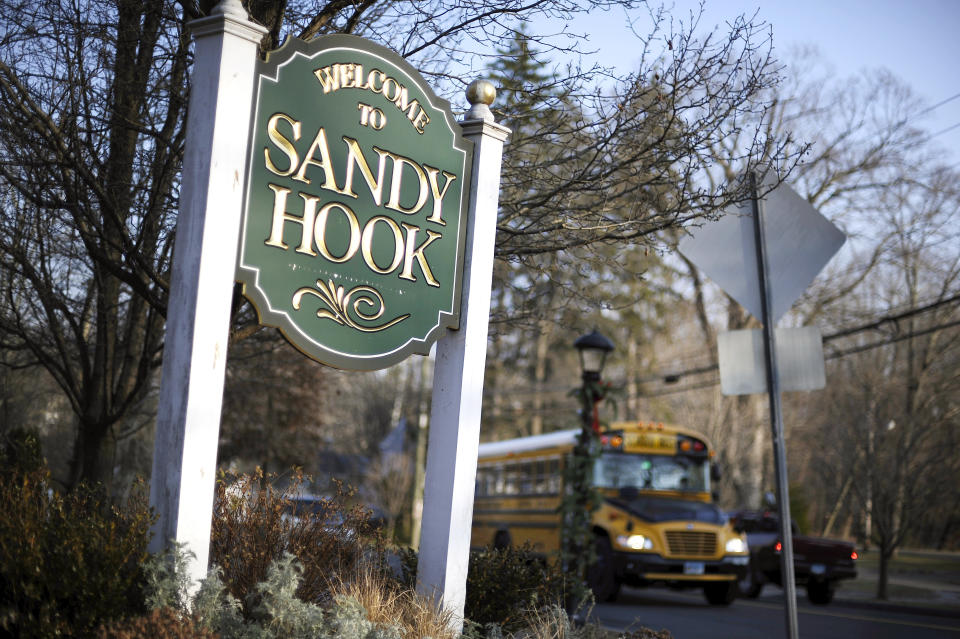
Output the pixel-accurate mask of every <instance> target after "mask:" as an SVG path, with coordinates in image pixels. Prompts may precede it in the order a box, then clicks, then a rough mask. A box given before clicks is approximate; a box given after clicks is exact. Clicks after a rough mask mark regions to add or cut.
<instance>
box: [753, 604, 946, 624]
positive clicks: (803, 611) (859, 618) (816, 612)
mask: <svg viewBox="0 0 960 639" xmlns="http://www.w3.org/2000/svg"><path fill="white" fill-rule="evenodd" d="M736 605H738V606H755V607H757V608H768V609H771V610H772V609H776V610H782V609H783V606H782V605H780V604H772V603H763V602H760V601H744V600H743V599H737V602H736ZM797 613H798V614H809V615H820V616H822V617H839V618H840V619H851V620H853V621H876V622H879V623H889V624H894V625H899V626H913V627H915V628H929V629H931V630H950V631H953V632H960V628H958V627H957V626H939V625H937V624H932V623H917V622H914V621H899V620H897V619H887V618H885V617H866V616H861V615H847V614H843V613H840V612H827V611H826V610H811V609H810V608H798V609H797ZM905 614H922V613H905Z"/></svg>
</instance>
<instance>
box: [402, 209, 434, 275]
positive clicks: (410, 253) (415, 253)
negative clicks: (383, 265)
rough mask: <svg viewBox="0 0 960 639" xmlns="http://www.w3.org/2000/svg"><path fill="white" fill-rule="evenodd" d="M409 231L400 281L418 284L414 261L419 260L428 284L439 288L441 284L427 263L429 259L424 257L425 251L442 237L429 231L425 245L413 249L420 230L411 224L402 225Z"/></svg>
mask: <svg viewBox="0 0 960 639" xmlns="http://www.w3.org/2000/svg"><path fill="white" fill-rule="evenodd" d="M402 226H403V228H404V229H406V231H407V242H406V245H405V246H404V252H403V270H402V271H401V272H400V279H403V280H409V281H411V282H416V281H417V278H416V277H415V276H414V274H413V260H417V263H418V264H419V265H420V270H421V271H423V278H424V279H425V280H426V282H427V284H428V285H430V286H434V287H439V286H440V282H438V281H437V279H436V278H435V277H434V276H433V271H431V270H430V265H429V264H428V263H427V258H426V257H425V256H424V254H423V251H424V250H425V249H426V248H427V247H428V246H430V244H432V243H433V241H434V240H436V239H439V238H440V237H442V236H441V235H440V234H439V233H434V232H433V231H431V230H429V229H428V230H427V239H426V240H424V242H423V244H421V245H420V246H418V247H417V248H413V246H414V244H415V243H416V240H417V232H418V231H419V230H420V229H419V228H417V227H416V226H411V225H409V224H403V225H402Z"/></svg>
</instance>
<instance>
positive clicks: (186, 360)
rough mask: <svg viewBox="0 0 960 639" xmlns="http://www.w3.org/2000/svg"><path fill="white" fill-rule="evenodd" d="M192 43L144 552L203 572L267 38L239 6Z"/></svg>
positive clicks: (199, 28)
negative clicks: (149, 530)
mask: <svg viewBox="0 0 960 639" xmlns="http://www.w3.org/2000/svg"><path fill="white" fill-rule="evenodd" d="M189 27H190V30H191V32H192V34H193V37H194V40H195V41H196V58H195V63H194V68H193V72H192V75H191V78H190V79H191V84H190V109H189V113H188V117H187V137H186V151H185V155H184V159H183V186H182V188H181V190H180V215H179V217H178V219H177V239H176V246H175V250H174V262H173V273H172V278H171V282H170V301H169V303H168V305H167V328H166V339H165V341H164V348H163V380H162V385H161V387H160V405H159V408H158V412H157V433H156V440H155V442H154V449H153V474H152V476H151V483H150V503H151V505H152V506H153V508H154V509H155V510H156V512H157V515H158V517H159V518H158V520H157V523H156V524H155V526H154V536H153V539H152V541H151V547H150V550H151V551H153V552H159V551H161V550H163V548H165V547H166V545H167V544H168V543H169V542H171V541H175V542H177V543H181V544H186V546H187V549H188V550H189V551H191V552H193V554H194V555H195V556H196V559H195V560H194V561H192V562H191V564H190V568H189V574H190V578H191V580H192V581H193V582H194V583H196V582H197V581H199V580H200V579H202V578H203V577H205V576H206V571H207V557H208V554H209V548H210V518H211V513H212V510H213V494H214V485H215V481H216V470H217V443H218V441H217V440H218V439H219V432H220V408H221V403H222V401H223V375H224V371H225V367H226V359H227V342H228V338H229V333H230V303H231V299H232V297H233V281H234V273H235V270H236V263H237V236H238V233H239V228H240V210H241V207H242V198H243V172H244V161H245V159H246V157H247V133H246V132H247V130H248V129H249V127H250V108H249V106H250V101H251V98H252V96H253V79H254V68H255V65H256V61H257V45H258V44H259V42H260V39H261V38H262V37H263V35H264V34H265V33H266V32H267V30H266V29H264V28H263V27H261V26H260V25H257V24H254V23H253V22H250V21H249V20H248V19H247V14H246V12H245V11H244V10H243V8H242V7H241V5H240V0H224V1H223V2H221V3H220V4H219V5H217V7H216V8H215V9H214V10H213V12H212V14H211V15H210V17H208V18H202V19H200V20H194V21H193V22H191V23H190V24H189Z"/></svg>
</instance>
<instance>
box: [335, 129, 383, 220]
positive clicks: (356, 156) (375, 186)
mask: <svg viewBox="0 0 960 639" xmlns="http://www.w3.org/2000/svg"><path fill="white" fill-rule="evenodd" d="M343 141H344V142H346V143H347V177H346V180H345V181H344V183H343V191H341V193H343V195H349V196H350V197H353V198H355V197H357V194H356V193H354V192H353V167H354V166H356V167H357V168H358V169H360V174H361V175H362V176H363V179H364V181H366V183H367V188H368V189H370V195H371V196H372V197H373V201H374V202H376V203H377V206H380V200H381V199H382V197H383V173H384V171H385V170H386V168H387V156H388V155H390V154H389V153H388V152H387V151H382V150H380V149H378V148H377V147H373V150H374V151H375V152H376V153H377V155H379V156H380V164H379V166H378V167H377V177H376V179H374V177H373V173H372V172H371V171H370V166H369V165H368V164H367V160H366V158H365V157H363V152H362V151H361V150H360V145H359V144H357V141H356V140H354V139H353V138H348V137H346V136H344V137H343Z"/></svg>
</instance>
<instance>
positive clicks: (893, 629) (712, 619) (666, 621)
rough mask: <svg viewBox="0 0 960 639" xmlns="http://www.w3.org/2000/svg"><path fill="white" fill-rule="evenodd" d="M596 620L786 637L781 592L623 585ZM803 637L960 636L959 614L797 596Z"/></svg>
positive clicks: (680, 631) (680, 633)
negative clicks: (708, 592) (711, 600)
mask: <svg viewBox="0 0 960 639" xmlns="http://www.w3.org/2000/svg"><path fill="white" fill-rule="evenodd" d="M593 617H594V619H596V620H598V621H600V622H601V623H602V624H603V625H604V626H606V627H608V628H611V629H616V630H624V629H628V628H630V627H632V628H634V629H636V628H637V627H639V626H646V627H647V628H651V629H653V630H661V629H667V630H669V631H670V633H671V634H672V635H673V637H674V639H699V638H701V637H702V638H704V639H781V638H783V639H786V636H787V632H786V620H785V617H786V616H785V613H784V606H783V599H782V594H779V593H778V594H777V595H775V596H774V595H768V596H765V597H761V598H759V599H738V600H737V601H735V602H734V603H733V604H732V605H731V606H729V607H714V606H710V605H708V604H707V602H706V601H705V600H704V598H703V596H702V594H701V593H699V592H698V591H695V590H690V591H680V592H675V591H670V590H664V589H633V588H627V587H624V588H623V590H622V591H621V594H620V597H619V599H618V600H617V602H616V603H608V604H600V605H597V606H596V608H595V609H594V613H593ZM798 621H799V627H800V637H801V639H858V638H862V639H901V638H902V637H909V639H934V638H936V639H942V638H944V637H947V638H949V637H957V638H958V639H960V617H956V616H952V617H950V616H933V615H925V614H917V613H911V612H900V611H897V610H892V609H884V608H881V607H879V606H862V605H861V606H853V605H845V604H844V603H843V602H841V601H834V602H833V603H832V604H830V605H828V606H813V605H811V604H809V603H807V601H806V599H805V598H804V597H802V596H801V598H799V601H798Z"/></svg>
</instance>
